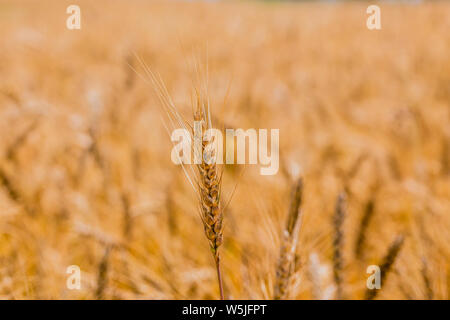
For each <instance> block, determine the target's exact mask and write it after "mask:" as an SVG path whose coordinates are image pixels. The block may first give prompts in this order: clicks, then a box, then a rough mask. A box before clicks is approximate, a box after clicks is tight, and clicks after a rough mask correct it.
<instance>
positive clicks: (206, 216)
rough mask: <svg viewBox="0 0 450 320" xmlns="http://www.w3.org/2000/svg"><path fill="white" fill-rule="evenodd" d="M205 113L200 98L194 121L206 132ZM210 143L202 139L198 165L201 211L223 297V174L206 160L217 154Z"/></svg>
mask: <svg viewBox="0 0 450 320" xmlns="http://www.w3.org/2000/svg"><path fill="white" fill-rule="evenodd" d="M205 113H206V112H205V109H204V105H203V102H202V101H201V99H200V98H198V99H197V109H196V111H195V112H194V121H196V122H201V125H202V133H205V132H206V130H207V129H211V128H210V121H209V119H210V117H209V111H208V114H206V115H205ZM208 143H209V142H208V141H204V140H203V139H202V144H201V149H202V153H201V155H202V159H201V160H202V161H201V163H200V164H198V165H197V168H198V172H199V178H198V189H199V195H200V211H201V218H202V221H203V226H204V229H205V235H206V238H207V239H208V241H209V246H210V248H211V252H212V254H213V257H214V261H215V264H216V270H217V278H218V281H219V290H220V298H221V299H223V298H224V295H223V285H222V275H221V271H220V255H219V247H220V245H221V244H222V239H223V223H222V222H223V214H222V210H221V208H220V193H221V176H220V174H219V171H218V168H217V165H216V163H215V161H211V163H208V162H209V161H206V159H207V158H209V159H211V158H213V157H214V156H215V154H211V153H210V152H209V151H208V150H207V149H206V146H207V145H208ZM194 152H195V150H194Z"/></svg>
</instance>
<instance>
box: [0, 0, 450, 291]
mask: <svg viewBox="0 0 450 320" xmlns="http://www.w3.org/2000/svg"><path fill="white" fill-rule="evenodd" d="M72 4H76V5H78V6H79V7H80V9H81V29H79V30H77V29H74V30H69V29H68V28H67V27H66V21H67V19H68V18H69V16H70V14H68V13H66V9H67V7H68V6H69V5H72ZM370 4H377V5H378V6H379V7H380V9H381V30H368V28H367V27H366V21H367V18H368V17H369V14H367V13H366V9H367V7H368V6H369V5H370ZM449 30H450V3H449V2H448V1H439V2H438V1H436V2H435V1H401V2H397V1H395V2H394V1H384V2H379V1H374V2H373V3H372V2H359V1H358V2H357V1H324V2H322V1H321V2H318V1H295V2H294V1H292V2H281V1H146V0H128V1H121V0H110V1H105V0H96V1H85V0H80V1H78V0H77V1H65V0H63V1H56V0H54V1H49V0H43V1H31V0H28V1H24V0H14V1H13V0H0V48H1V50H0V136H1V141H2V142H1V144H0V298H4V299H214V298H217V295H218V293H217V284H216V275H215V270H214V264H213V260H212V258H211V254H210V252H209V248H208V243H207V240H206V238H205V236H204V231H203V226H202V224H201V221H200V219H199V216H198V211H197V198H196V196H195V193H194V192H193V191H192V189H191V188H190V186H189V184H188V182H187V181H186V179H185V177H184V175H183V172H182V170H181V168H180V167H179V166H175V165H174V164H173V163H172V162H171V161H170V150H171V147H172V145H171V143H170V139H169V136H168V135H167V133H166V131H165V129H164V126H163V123H162V122H161V108H160V106H159V101H158V99H157V96H156V95H155V93H154V90H153V87H152V85H151V84H150V83H149V82H148V77H147V76H146V74H145V71H144V69H143V65H142V62H141V61H140V59H141V60H142V61H143V62H145V63H146V64H147V65H148V66H150V67H151V68H152V70H155V72H158V73H159V74H160V75H161V78H162V79H163V81H164V83H165V84H166V86H167V89H168V91H169V93H170V95H171V96H172V99H173V101H174V103H175V104H176V105H177V108H178V109H179V110H180V112H181V113H182V114H185V115H186V116H187V117H190V116H191V112H192V106H191V93H192V89H193V88H192V77H193V73H192V68H191V67H192V61H193V58H192V57H196V58H195V59H197V60H198V61H200V62H202V63H206V62H208V67H209V89H210V92H209V94H210V98H211V103H212V113H213V117H214V121H215V123H217V124H218V126H220V127H224V128H243V129H248V128H266V129H271V128H278V129H280V170H279V173H278V174H277V175H274V176H261V175H259V167H258V166H246V167H245V168H244V167H243V166H226V167H225V168H224V180H223V190H224V200H227V199H228V198H229V196H230V195H231V193H232V192H233V190H234V188H235V186H237V188H236V191H235V192H234V195H233V197H232V199H231V202H230V204H229V205H228V206H227V207H226V209H225V212H224V215H225V217H224V221H225V230H224V244H223V246H222V249H221V250H222V253H221V254H222V266H223V274H224V285H225V295H226V298H230V299H270V298H271V297H272V295H273V285H274V279H275V266H276V262H277V259H278V254H279V246H280V234H281V231H282V229H283V227H284V225H285V220H286V216H287V212H288V206H289V201H290V190H291V188H292V185H293V184H294V182H295V181H296V179H297V178H298V177H299V176H302V177H303V181H304V192H303V203H302V211H303V224H302V229H301V231H300V236H299V242H298V246H297V250H296V253H295V270H294V272H293V276H292V279H291V280H292V281H291V284H290V293H289V298H291V299H333V298H335V292H336V285H335V283H334V281H333V270H332V269H333V262H332V261H333V218H332V217H333V214H334V208H335V202H336V198H337V195H338V194H339V193H340V192H342V191H345V192H346V194H347V202H346V215H345V221H344V225H343V230H344V234H343V238H344V242H343V249H342V250H343V257H342V260H343V269H342V278H343V280H342V281H343V289H344V294H345V297H346V298H348V299H362V298H363V297H364V292H365V290H366V280H367V277H368V275H367V274H366V268H367V266H368V265H371V264H381V262H382V261H383V257H384V256H385V255H386V252H387V250H388V247H389V246H390V244H391V243H392V241H393V240H394V239H395V237H396V236H397V235H400V234H401V235H404V236H405V242H404V245H403V247H402V248H401V250H400V252H399V255H398V257H397V259H396V261H395V264H394V266H393V270H392V272H391V273H390V274H389V276H388V278H387V279H386V281H384V282H383V284H382V286H383V287H382V290H381V291H380V293H379V297H380V298H384V299H448V298H449V294H450V246H449V240H450V235H449V227H450V216H449V211H450V180H449V177H450V59H449V57H450V33H449ZM195 59H194V60H195ZM133 69H134V70H136V72H135V71H134V70H133ZM370 208H372V209H370ZM370 210H372V212H370ZM367 212H369V213H367ZM365 216H369V218H366V219H365V220H364V218H363V217H365ZM364 221H366V222H364ZM361 229H362V230H363V239H361V237H360V234H361ZM358 243H359V244H358ZM358 246H360V247H361V249H356V248H357V247H358ZM358 250H359V251H358ZM71 265H76V266H79V268H80V269H81V288H80V289H79V290H77V289H75V290H71V289H69V288H68V287H67V279H68V277H69V276H70V274H68V273H67V272H66V271H67V267H68V266H71Z"/></svg>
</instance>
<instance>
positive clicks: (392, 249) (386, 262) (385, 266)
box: [365, 235, 405, 300]
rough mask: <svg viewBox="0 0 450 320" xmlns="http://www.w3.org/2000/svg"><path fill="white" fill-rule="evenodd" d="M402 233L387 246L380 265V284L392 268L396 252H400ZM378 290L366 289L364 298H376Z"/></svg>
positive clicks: (402, 239)
mask: <svg viewBox="0 0 450 320" xmlns="http://www.w3.org/2000/svg"><path fill="white" fill-rule="evenodd" d="M404 239H405V238H404V237H403V235H399V236H397V237H396V238H395V240H394V241H393V242H392V244H391V245H390V246H389V249H388V252H387V253H386V255H385V256H384V258H383V260H382V261H383V262H382V263H381V266H380V282H381V285H382V286H383V285H384V281H385V280H386V277H387V275H388V274H389V272H390V271H391V269H392V266H393V265H394V263H395V260H396V259H397V256H398V253H399V252H400V249H401V248H402V246H403V242H404ZM378 291H379V290H373V289H367V290H366V297H365V298H366V300H373V299H375V298H376V296H377V294H378Z"/></svg>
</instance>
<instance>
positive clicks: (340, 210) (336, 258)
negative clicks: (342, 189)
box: [333, 193, 345, 299]
mask: <svg viewBox="0 0 450 320" xmlns="http://www.w3.org/2000/svg"><path fill="white" fill-rule="evenodd" d="M344 219H345V193H341V194H340V195H339V196H338V198H337V201H336V208H335V211H334V217H333V226H334V238H333V276H334V282H335V283H336V298H337V299H343V289H342V268H343V264H344V262H343V257H342V248H343V245H344V232H343V230H342V227H343V224H344Z"/></svg>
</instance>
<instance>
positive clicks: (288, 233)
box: [274, 179, 303, 300]
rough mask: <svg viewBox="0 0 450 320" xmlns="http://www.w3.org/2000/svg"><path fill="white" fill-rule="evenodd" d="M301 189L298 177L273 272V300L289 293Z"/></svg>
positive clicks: (282, 297)
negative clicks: (274, 271)
mask: <svg viewBox="0 0 450 320" xmlns="http://www.w3.org/2000/svg"><path fill="white" fill-rule="evenodd" d="M302 191H303V182H302V180H301V179H299V180H298V181H297V183H296V184H295V185H294V187H293V190H292V196H291V204H290V206H289V214H288V218H287V222H286V227H285V229H284V230H283V234H282V239H281V246H280V256H279V258H278V262H277V267H276V273H275V277H276V278H275V285H274V299H275V300H280V299H285V298H286V297H287V296H288V293H289V292H288V291H289V281H290V278H291V276H292V270H293V267H294V263H293V262H294V255H295V249H296V247H297V238H298V232H299V228H300V223H301V212H300V206H301V203H302Z"/></svg>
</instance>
